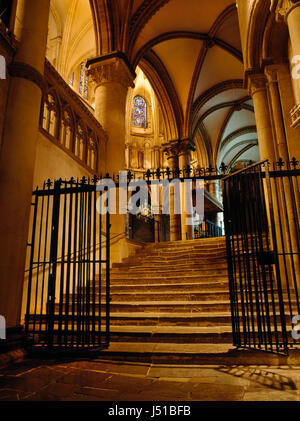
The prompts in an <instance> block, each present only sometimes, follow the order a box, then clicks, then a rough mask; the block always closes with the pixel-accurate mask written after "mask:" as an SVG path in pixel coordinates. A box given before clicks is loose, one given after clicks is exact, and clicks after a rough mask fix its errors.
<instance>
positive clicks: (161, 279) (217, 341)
mask: <svg viewBox="0 0 300 421" xmlns="http://www.w3.org/2000/svg"><path fill="white" fill-rule="evenodd" d="M110 322H111V328H110V330H111V345H110V347H109V349H108V350H106V351H104V352H103V353H102V354H101V357H102V356H104V357H105V358H117V359H120V358H122V359H123V358H124V359H129V360H139V361H144V359H147V358H151V359H153V358H155V356H156V357H157V356H158V354H161V351H162V350H163V351H162V354H164V355H165V358H166V359H168V360H170V359H171V360H174V358H176V354H177V353H179V354H184V355H185V357H187V356H188V354H189V350H190V351H191V352H192V354H193V355H194V354H195V352H196V353H197V354H201V352H203V351H204V353H205V354H207V352H208V353H211V351H215V350H216V349H217V347H219V350H220V349H221V350H222V352H227V350H228V349H229V348H231V344H232V333H231V332H232V325H231V313H230V301H229V290H228V275H227V261H226V246H225V239H224V238H212V239H199V240H194V241H180V242H172V243H160V244H148V245H145V246H144V247H143V248H142V249H141V250H139V251H138V252H136V254H135V255H134V256H132V257H129V258H127V259H125V260H124V261H123V262H122V263H119V264H114V265H113V267H112V270H111V318H110ZM220 346H221V348H220Z"/></svg>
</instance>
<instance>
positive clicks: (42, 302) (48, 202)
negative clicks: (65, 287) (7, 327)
mask: <svg viewBox="0 0 300 421" xmlns="http://www.w3.org/2000/svg"><path fill="white" fill-rule="evenodd" d="M50 187H51V184H50V183H48V184H47V191H45V193H46V197H47V210H46V221H45V235H44V238H45V242H44V257H43V279H42V290H41V316H40V328H39V341H40V340H41V334H42V328H43V326H44V328H45V333H46V331H47V329H48V321H47V309H46V320H45V322H44V321H43V313H44V310H43V308H44V293H45V291H46V293H47V287H46V288H45V278H46V265H47V251H48V225H49V213H50V197H51V194H50ZM49 270H50V263H49ZM46 300H47V297H46ZM46 305H47V304H46Z"/></svg>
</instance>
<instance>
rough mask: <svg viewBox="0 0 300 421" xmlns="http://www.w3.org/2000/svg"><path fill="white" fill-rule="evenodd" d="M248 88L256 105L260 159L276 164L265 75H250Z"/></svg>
mask: <svg viewBox="0 0 300 421" xmlns="http://www.w3.org/2000/svg"><path fill="white" fill-rule="evenodd" d="M248 87H249V93H250V95H251V96H252V99H253V103H254V111H255V119H256V126H257V134H258V145H259V152H260V159H261V160H264V159H269V160H270V162H274V160H275V151H274V143H273V132H272V125H271V119H270V110H269V101H268V94H267V84H266V77H265V76H264V75H263V74H255V75H249V77H248Z"/></svg>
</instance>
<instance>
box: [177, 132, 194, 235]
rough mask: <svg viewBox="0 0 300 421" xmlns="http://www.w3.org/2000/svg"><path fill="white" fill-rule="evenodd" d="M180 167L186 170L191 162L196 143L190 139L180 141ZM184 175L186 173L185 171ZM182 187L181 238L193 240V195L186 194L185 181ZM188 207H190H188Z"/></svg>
mask: <svg viewBox="0 0 300 421" xmlns="http://www.w3.org/2000/svg"><path fill="white" fill-rule="evenodd" d="M178 149H179V158H178V160H179V168H180V169H181V170H185V169H186V168H187V167H188V166H189V165H190V163H191V150H194V144H193V142H191V141H190V139H184V140H181V141H180V143H179V147H178ZM183 174H184V176H185V175H186V173H185V172H184V173H183ZM181 187H182V214H181V238H182V240H193V239H194V229H193V226H192V225H187V223H186V220H187V218H189V219H191V218H192V216H193V215H192V214H190V212H189V209H192V207H193V197H192V196H188V195H186V194H185V191H184V183H182V184H181ZM187 208H188V209H187Z"/></svg>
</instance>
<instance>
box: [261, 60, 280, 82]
mask: <svg viewBox="0 0 300 421" xmlns="http://www.w3.org/2000/svg"><path fill="white" fill-rule="evenodd" d="M279 70H280V67H279V66H277V65H276V64H274V65H269V66H266V67H265V75H266V77H267V80H268V82H269V83H276V82H278V72H279Z"/></svg>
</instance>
